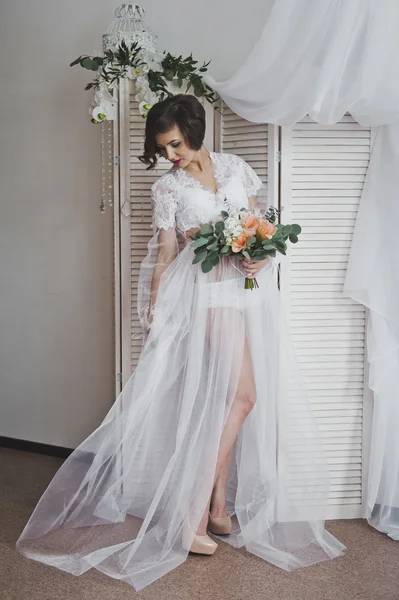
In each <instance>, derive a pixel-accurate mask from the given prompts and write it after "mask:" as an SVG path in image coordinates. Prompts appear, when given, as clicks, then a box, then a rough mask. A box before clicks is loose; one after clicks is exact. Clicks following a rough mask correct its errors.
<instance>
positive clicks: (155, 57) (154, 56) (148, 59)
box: [139, 50, 164, 73]
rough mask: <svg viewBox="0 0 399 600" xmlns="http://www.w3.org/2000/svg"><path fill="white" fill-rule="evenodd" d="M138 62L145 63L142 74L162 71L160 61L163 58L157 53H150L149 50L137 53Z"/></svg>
mask: <svg viewBox="0 0 399 600" xmlns="http://www.w3.org/2000/svg"><path fill="white" fill-rule="evenodd" d="M139 57H140V60H142V61H143V62H144V63H145V67H144V72H145V73H148V71H149V70H150V69H151V70H152V71H162V64H161V63H162V60H163V58H164V56H163V55H162V54H160V53H159V52H151V51H150V50H142V51H141V52H140V53H139Z"/></svg>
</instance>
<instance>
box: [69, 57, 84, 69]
mask: <svg viewBox="0 0 399 600" xmlns="http://www.w3.org/2000/svg"><path fill="white" fill-rule="evenodd" d="M82 58H83V56H79V58H77V59H76V60H74V61H73V62H71V64H70V65H69V66H70V67H74V66H75V65H80V63H81V60H82Z"/></svg>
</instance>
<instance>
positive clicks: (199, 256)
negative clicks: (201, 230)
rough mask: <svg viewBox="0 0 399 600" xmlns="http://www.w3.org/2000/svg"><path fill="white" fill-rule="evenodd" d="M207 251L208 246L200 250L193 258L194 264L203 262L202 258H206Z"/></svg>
mask: <svg viewBox="0 0 399 600" xmlns="http://www.w3.org/2000/svg"><path fill="white" fill-rule="evenodd" d="M207 254H208V253H207V251H206V248H204V249H203V250H201V251H200V252H198V254H196V256H195V258H194V260H193V265H195V264H197V263H199V262H201V260H205V258H206V257H207Z"/></svg>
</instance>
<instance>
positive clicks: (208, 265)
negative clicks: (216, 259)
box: [201, 260, 213, 273]
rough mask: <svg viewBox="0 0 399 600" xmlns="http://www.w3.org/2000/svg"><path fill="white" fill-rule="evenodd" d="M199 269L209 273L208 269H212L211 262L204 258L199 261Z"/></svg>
mask: <svg viewBox="0 0 399 600" xmlns="http://www.w3.org/2000/svg"><path fill="white" fill-rule="evenodd" d="M201 269H202V272H203V273H209V271H212V269H213V264H212V263H211V262H210V261H209V260H204V262H203V263H201Z"/></svg>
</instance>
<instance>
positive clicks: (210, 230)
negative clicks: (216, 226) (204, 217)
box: [200, 223, 213, 235]
mask: <svg viewBox="0 0 399 600" xmlns="http://www.w3.org/2000/svg"><path fill="white" fill-rule="evenodd" d="M200 231H201V234H202V235H206V234H209V233H213V226H212V225H211V224H210V223H205V225H203V226H202V227H201V230H200Z"/></svg>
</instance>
